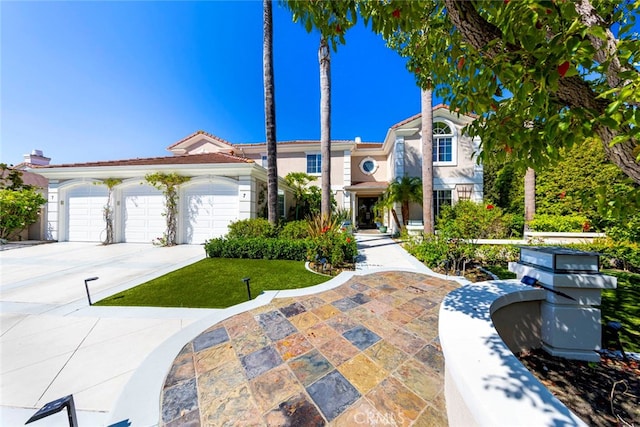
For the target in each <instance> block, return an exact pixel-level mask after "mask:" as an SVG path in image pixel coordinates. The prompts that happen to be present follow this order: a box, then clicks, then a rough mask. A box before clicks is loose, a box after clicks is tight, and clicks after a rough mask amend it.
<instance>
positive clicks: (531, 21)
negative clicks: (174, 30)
mask: <svg viewBox="0 0 640 427" xmlns="http://www.w3.org/2000/svg"><path fill="white" fill-rule="evenodd" d="M287 5H288V7H289V8H290V9H291V10H292V11H293V19H294V20H295V21H301V22H303V23H304V25H305V27H306V28H307V29H308V30H311V29H312V28H317V29H319V30H320V32H321V34H322V35H323V36H324V37H326V38H327V39H328V40H329V41H330V42H331V44H332V45H333V46H334V48H336V47H337V45H338V44H340V43H345V32H346V31H347V30H348V29H349V28H351V27H353V26H354V25H355V24H356V22H357V20H358V17H361V18H363V19H364V21H365V23H367V24H369V23H370V24H371V28H372V30H373V31H374V32H376V33H379V34H381V35H382V37H383V38H384V39H385V40H387V42H388V43H389V45H390V46H391V47H392V48H393V49H395V50H397V51H398V52H400V53H401V54H402V55H403V56H406V57H408V58H409V60H408V63H407V66H408V68H409V69H410V70H411V71H412V72H413V73H414V74H415V75H416V78H417V81H418V84H419V85H420V86H421V87H423V88H424V87H426V85H427V83H426V82H428V81H431V82H433V85H434V87H435V88H436V91H435V93H436V95H438V96H440V97H442V98H443V99H444V101H445V102H446V103H448V104H449V105H450V106H451V107H452V109H453V110H457V111H459V112H460V113H475V114H478V115H479V117H478V120H475V121H474V122H473V123H472V124H471V125H470V126H469V127H468V129H467V131H468V132H469V134H470V135H471V136H475V135H478V136H480V137H481V138H482V141H483V142H482V154H481V157H482V158H486V156H487V155H492V156H496V157H498V158H499V159H502V160H504V159H505V158H506V156H507V155H510V156H511V159H512V161H514V162H515V164H516V166H519V167H521V168H524V166H530V167H533V168H534V169H536V170H538V169H540V168H542V167H544V166H546V165H548V164H551V163H554V162H556V161H557V160H558V159H559V158H560V156H561V150H562V149H563V148H568V147H572V146H574V145H578V144H582V143H583V141H584V140H585V138H586V137H591V136H593V137H596V138H597V139H598V140H599V142H600V143H601V144H602V147H603V149H604V151H605V153H606V157H607V159H608V160H609V161H611V162H612V163H614V164H615V165H616V166H617V167H618V168H620V169H621V170H622V171H623V172H624V173H625V174H626V175H627V176H629V177H630V178H632V179H633V180H634V181H635V182H636V183H640V144H639V143H638V135H639V133H640V109H639V108H638V106H639V103H640V101H639V100H640V72H639V70H638V66H637V63H638V61H639V60H640V42H639V41H638V37H637V34H635V33H634V32H633V25H634V24H635V20H636V17H637V15H638V12H637V11H638V10H640V0H625V1H620V2H612V1H608V0H577V1H562V0H512V1H509V0H505V1H502V2H500V1H467V0H416V1H410V2H407V1H399V0H390V1H385V2H374V1H366V0H327V1H315V2H308V1H302V0H301V1H298V0H289V1H288V2H287Z"/></svg>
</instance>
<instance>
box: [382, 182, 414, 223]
mask: <svg viewBox="0 0 640 427" xmlns="http://www.w3.org/2000/svg"><path fill="white" fill-rule="evenodd" d="M384 197H386V199H387V201H388V202H390V203H400V212H401V214H402V224H403V225H405V226H406V225H407V224H408V223H409V204H410V203H412V202H413V203H422V180H421V179H420V178H418V177H409V176H403V177H402V178H397V179H396V180H395V181H393V182H392V183H391V184H389V187H387V190H386V194H385V196H384Z"/></svg>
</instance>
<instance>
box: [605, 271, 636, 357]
mask: <svg viewBox="0 0 640 427" xmlns="http://www.w3.org/2000/svg"><path fill="white" fill-rule="evenodd" d="M603 273H604V274H608V275H611V276H615V277H617V278H618V288H617V289H611V290H606V291H603V292H602V305H601V307H600V309H601V310H602V323H603V324H606V323H607V322H610V321H616V322H620V323H622V332H621V333H620V339H621V341H622V347H623V348H624V349H625V351H632V352H640V274H636V273H629V272H626V271H620V270H603Z"/></svg>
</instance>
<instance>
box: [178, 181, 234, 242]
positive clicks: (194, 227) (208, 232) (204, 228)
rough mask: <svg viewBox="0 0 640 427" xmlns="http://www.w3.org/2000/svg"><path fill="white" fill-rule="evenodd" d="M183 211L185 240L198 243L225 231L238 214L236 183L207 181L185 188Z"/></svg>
mask: <svg viewBox="0 0 640 427" xmlns="http://www.w3.org/2000/svg"><path fill="white" fill-rule="evenodd" d="M185 198H186V203H185V205H186V212H185V214H184V224H185V241H186V243H192V244H201V243H204V242H205V241H206V240H209V239H211V238H214V237H221V236H223V235H225V234H227V232H228V225H229V223H230V222H231V221H235V220H236V219H237V216H238V187H237V185H232V184H226V183H225V184H221V183H208V184H201V185H196V186H191V187H189V188H188V189H187V190H186V194H185Z"/></svg>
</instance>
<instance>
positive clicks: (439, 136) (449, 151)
mask: <svg viewBox="0 0 640 427" xmlns="http://www.w3.org/2000/svg"><path fill="white" fill-rule="evenodd" d="M453 142H454V135H453V131H452V130H451V127H450V126H449V125H447V124H446V123H444V122H435V123H434V124H433V157H432V159H433V162H434V163H454V162H455V159H454V154H455V153H454V147H453Z"/></svg>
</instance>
